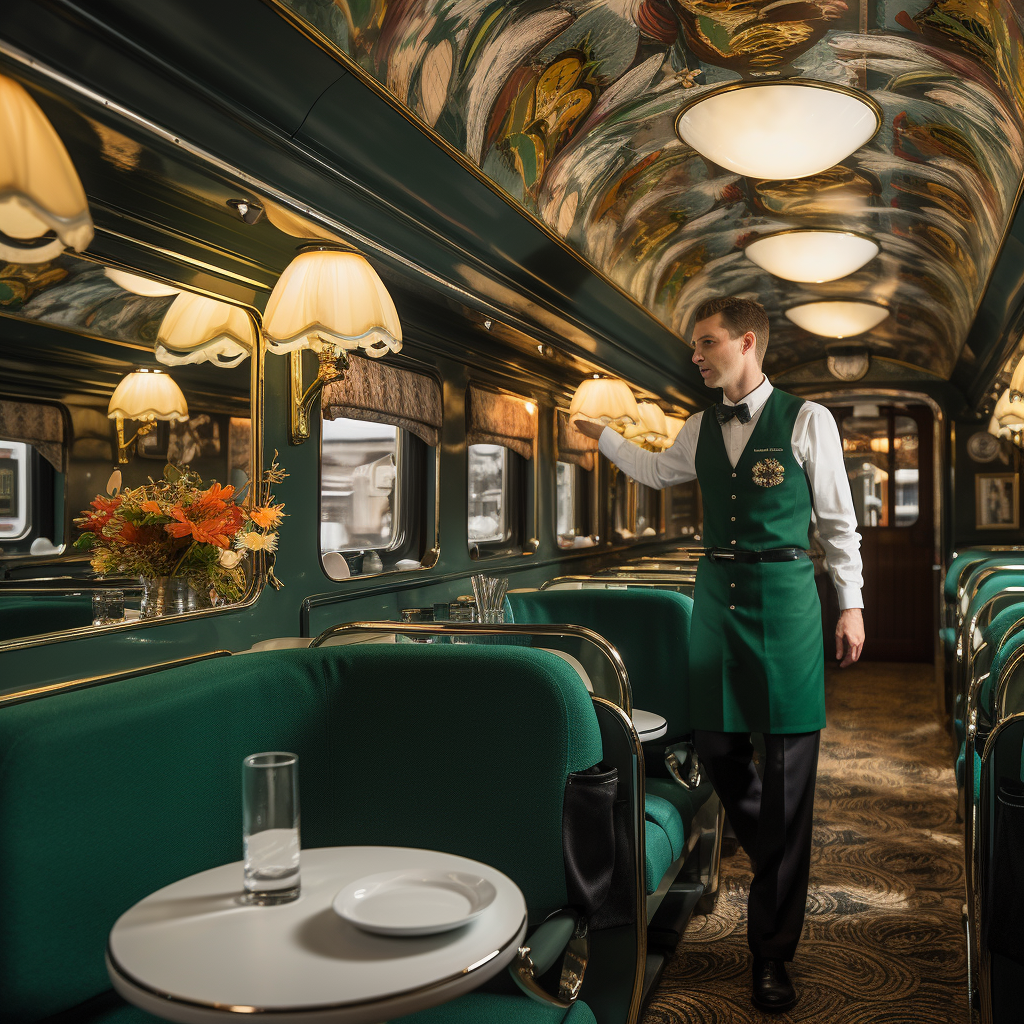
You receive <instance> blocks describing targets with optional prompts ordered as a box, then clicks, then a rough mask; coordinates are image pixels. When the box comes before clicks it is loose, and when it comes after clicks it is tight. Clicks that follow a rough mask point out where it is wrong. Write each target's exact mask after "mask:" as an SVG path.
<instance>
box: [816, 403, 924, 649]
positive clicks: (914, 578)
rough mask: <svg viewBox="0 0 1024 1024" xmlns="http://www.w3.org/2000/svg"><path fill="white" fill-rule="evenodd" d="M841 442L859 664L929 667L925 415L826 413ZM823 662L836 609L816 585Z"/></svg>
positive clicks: (829, 592)
mask: <svg viewBox="0 0 1024 1024" xmlns="http://www.w3.org/2000/svg"><path fill="white" fill-rule="evenodd" d="M831 412H832V414H833V415H834V416H835V419H836V423H837V425H838V426H839V432H840V435H841V436H842V439H843V456H844V459H845V461H846V471H847V476H848V477H849V479H850V489H851V491H852V493H853V503H854V508H855V509H856V511H857V521H858V523H859V529H860V534H861V553H862V555H863V559H864V628H865V634H866V641H865V644H864V653H863V655H862V658H863V659H865V660H868V661H929V662H930V661H931V660H932V657H933V648H934V643H935V640H934V636H935V629H936V625H935V622H934V621H933V620H934V610H933V600H932V562H933V559H934V551H935V515H934V512H935V509H934V500H935V498H934V488H933V486H932V483H933V473H934V471H935V467H934V466H933V464H932V462H933V459H932V451H933V449H932V430H933V429H934V424H933V420H932V413H931V410H930V409H929V408H928V407H927V406H923V405H908V406H892V405H889V406H886V405H878V406H875V405H870V406H869V405H857V406H852V407H851V406H845V407H841V408H834V409H832V410H831ZM819 587H820V591H819V592H820V594H821V597H822V598H823V600H822V610H823V619H824V622H823V626H824V629H825V651H826V656H829V653H830V652H833V653H834V650H835V642H834V640H833V637H834V634H835V625H836V620H837V618H838V616H839V605H838V601H837V600H836V595H835V588H834V587H833V586H832V585H831V583H830V582H829V580H828V579H827V577H819Z"/></svg>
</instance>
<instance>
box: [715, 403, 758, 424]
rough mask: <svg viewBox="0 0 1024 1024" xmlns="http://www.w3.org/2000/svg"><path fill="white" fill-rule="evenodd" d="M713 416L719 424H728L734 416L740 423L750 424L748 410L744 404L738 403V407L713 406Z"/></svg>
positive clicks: (720, 404)
mask: <svg viewBox="0 0 1024 1024" xmlns="http://www.w3.org/2000/svg"><path fill="white" fill-rule="evenodd" d="M715 415H716V416H717V417H718V422H719V423H728V422H729V420H731V419H732V418H733V416H735V417H736V419H738V420H739V421H740V423H749V422H750V410H749V409H748V408H747V403H746V402H740V404H739V405H724V404H722V403H719V404H718V405H716V406H715Z"/></svg>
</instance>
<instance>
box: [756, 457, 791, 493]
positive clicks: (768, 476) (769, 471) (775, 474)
mask: <svg viewBox="0 0 1024 1024" xmlns="http://www.w3.org/2000/svg"><path fill="white" fill-rule="evenodd" d="M785 474H786V467H785V466H783V465H782V463H781V462H779V460H778V459H761V461H760V462H755V463H754V466H753V469H752V470H751V476H752V477H753V480H754V483H755V484H757V486H758V487H778V485H779V484H781V483H782V478H783V477H784V476H785Z"/></svg>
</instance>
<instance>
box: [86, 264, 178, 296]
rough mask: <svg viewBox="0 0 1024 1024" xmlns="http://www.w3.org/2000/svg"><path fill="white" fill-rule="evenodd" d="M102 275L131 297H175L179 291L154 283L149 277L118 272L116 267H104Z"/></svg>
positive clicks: (122, 271) (172, 286) (161, 282)
mask: <svg viewBox="0 0 1024 1024" xmlns="http://www.w3.org/2000/svg"><path fill="white" fill-rule="evenodd" d="M103 273H104V274H106V275H107V277H109V278H110V280H111V281H113V282H114V284H116V285H117V286H118V288H123V289H124V290H125V291H126V292H131V293H132V294H133V295H142V296H144V297H145V298H147V299H155V298H164V297H165V296H169V295H177V294H178V291H179V289H178V288H175V287H174V285H170V284H164V283H163V281H154V280H153V279H152V278H150V277H140V276H139V275H138V274H129V273H128V271H127V270H118V269H117V268H116V267H104V268H103Z"/></svg>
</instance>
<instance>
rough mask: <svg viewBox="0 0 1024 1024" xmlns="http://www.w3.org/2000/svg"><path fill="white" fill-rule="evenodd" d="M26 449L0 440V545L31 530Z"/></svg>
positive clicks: (24, 445)
mask: <svg viewBox="0 0 1024 1024" xmlns="http://www.w3.org/2000/svg"><path fill="white" fill-rule="evenodd" d="M29 451H30V449H29V446H28V445H27V444H24V443H22V442H21V441H6V440H4V439H2V438H0V543H7V544H8V545H10V543H11V542H12V541H19V540H21V539H22V537H24V536H25V534H26V533H28V532H29V531H30V530H31V529H32V517H31V512H30V509H29V508H28V495H27V491H28V483H29V480H28V460H29Z"/></svg>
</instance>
